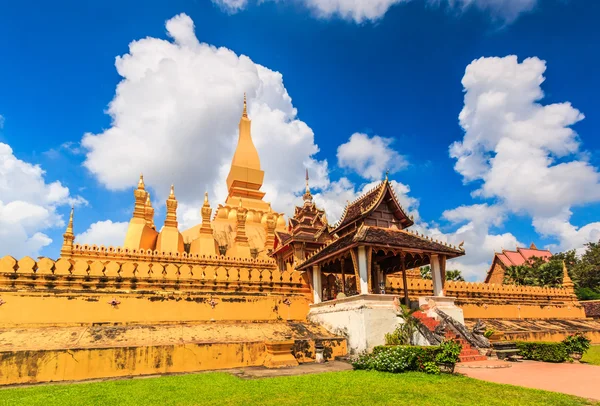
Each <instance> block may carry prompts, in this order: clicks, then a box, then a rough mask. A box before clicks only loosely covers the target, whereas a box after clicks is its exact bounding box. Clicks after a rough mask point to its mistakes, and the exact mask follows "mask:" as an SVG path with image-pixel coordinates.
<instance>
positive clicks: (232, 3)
mask: <svg viewBox="0 0 600 406" xmlns="http://www.w3.org/2000/svg"><path fill="white" fill-rule="evenodd" d="M266 1H275V2H278V1H281V0H257V1H256V3H258V4H260V3H263V2H266ZM410 1H415V0H295V2H296V3H299V4H302V5H303V6H305V7H307V8H308V9H310V10H311V11H312V12H313V14H314V15H315V16H316V17H318V18H325V19H328V18H332V17H337V18H341V19H343V20H348V21H354V22H356V23H363V22H366V21H370V22H374V21H377V20H379V19H381V18H383V16H384V15H385V14H386V13H387V12H388V10H389V9H390V8H392V7H393V6H395V5H397V4H401V3H408V2H410ZM421 1H422V2H423V3H425V4H427V5H436V6H447V7H449V8H450V9H458V10H459V11H464V10H467V9H469V8H475V9H477V10H480V11H482V12H486V13H488V14H490V15H491V16H492V17H493V18H495V19H499V20H502V21H505V22H511V21H513V20H515V19H516V18H517V17H518V16H519V15H520V14H522V13H525V12H528V11H531V10H532V9H533V8H534V7H535V6H536V5H537V2H538V0H421ZM212 2H213V3H215V4H217V5H218V6H219V7H221V8H222V9H223V10H225V11H226V12H228V13H236V12H238V11H240V10H243V9H244V8H246V7H247V6H248V4H249V2H248V0H212ZM290 3H291V1H290Z"/></svg>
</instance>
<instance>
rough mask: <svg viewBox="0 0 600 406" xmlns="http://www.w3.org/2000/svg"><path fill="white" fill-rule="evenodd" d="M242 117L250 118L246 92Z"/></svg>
mask: <svg viewBox="0 0 600 406" xmlns="http://www.w3.org/2000/svg"><path fill="white" fill-rule="evenodd" d="M242 117H246V118H248V108H247V106H246V92H244V110H243V111H242Z"/></svg>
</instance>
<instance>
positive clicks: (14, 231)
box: [0, 143, 87, 258]
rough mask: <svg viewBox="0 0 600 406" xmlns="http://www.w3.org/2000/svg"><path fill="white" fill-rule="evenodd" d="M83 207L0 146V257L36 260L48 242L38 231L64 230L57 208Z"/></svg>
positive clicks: (81, 201) (78, 199)
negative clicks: (78, 205) (65, 206)
mask: <svg viewBox="0 0 600 406" xmlns="http://www.w3.org/2000/svg"><path fill="white" fill-rule="evenodd" d="M86 203H87V202H86V201H85V200H84V199H83V198H81V197H79V196H76V197H72V196H71V195H70V193H69V189H68V188H66V187H64V186H63V185H62V184H61V183H60V182H52V183H46V181H45V179H44V171H43V170H42V168H41V167H40V166H39V165H33V164H30V163H28V162H25V161H22V160H20V159H18V158H17V157H15V155H14V154H13V151H12V149H11V148H10V146H9V145H7V144H4V143H0V256H3V255H12V256H14V257H16V258H21V257H23V256H26V255H29V256H32V257H36V256H38V255H39V252H40V250H41V249H42V248H43V247H45V246H47V245H49V244H50V243H51V242H52V239H50V237H48V236H47V235H46V234H44V233H43V232H42V231H44V230H47V229H50V228H55V227H62V226H64V221H63V218H62V216H61V215H59V214H58V213H57V212H56V209H57V207H59V206H64V205H70V204H86Z"/></svg>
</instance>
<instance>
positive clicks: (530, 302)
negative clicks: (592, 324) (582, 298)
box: [386, 275, 586, 319]
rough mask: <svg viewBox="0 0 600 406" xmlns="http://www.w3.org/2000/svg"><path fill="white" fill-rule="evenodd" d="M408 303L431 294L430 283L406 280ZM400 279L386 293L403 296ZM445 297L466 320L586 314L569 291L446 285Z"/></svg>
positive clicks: (394, 277) (392, 277)
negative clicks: (456, 306)
mask: <svg viewBox="0 0 600 406" xmlns="http://www.w3.org/2000/svg"><path fill="white" fill-rule="evenodd" d="M407 284H408V294H409V297H410V298H411V300H417V299H418V298H419V297H420V296H430V295H432V294H433V285H432V281H431V280H427V279H408V280H407ZM403 286H404V285H403V282H402V278H401V277H399V276H397V275H390V276H388V278H387V285H386V293H392V294H398V295H400V296H402V295H403ZM444 292H445V295H446V296H450V297H455V298H457V300H456V304H457V305H458V306H460V307H461V308H462V309H463V312H464V317H465V318H483V319H495V318H498V319H518V318H532V319H548V318H554V319H557V318H558V319H560V318H564V319H583V318H585V317H586V316H585V311H584V309H583V307H582V306H581V305H580V304H579V302H578V301H577V297H576V296H575V293H574V292H573V290H572V289H564V288H542V287H534V286H514V285H498V284H493V283H478V282H446V284H445V287H444Z"/></svg>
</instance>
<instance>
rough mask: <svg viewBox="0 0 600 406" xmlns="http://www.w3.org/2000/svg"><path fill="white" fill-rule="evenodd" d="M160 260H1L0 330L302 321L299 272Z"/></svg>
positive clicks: (306, 297) (303, 293)
mask: <svg viewBox="0 0 600 406" xmlns="http://www.w3.org/2000/svg"><path fill="white" fill-rule="evenodd" d="M123 259H125V258H123ZM163 260H164V262H142V261H139V262H138V261H136V262H132V261H127V262H121V261H118V260H117V259H116V258H115V259H114V260H108V261H104V260H101V259H89V260H88V259H85V258H78V259H74V260H67V259H60V260H58V261H56V262H54V261H51V260H50V259H47V258H44V259H41V260H40V261H38V262H36V261H34V260H33V259H31V258H28V257H26V258H23V259H21V260H20V261H16V260H15V259H14V258H12V257H4V258H2V259H0V298H1V299H2V300H3V302H4V304H3V305H2V312H0V326H11V325H15V326H16V325H43V324H67V325H68V324H85V323H88V324H91V323H159V322H192V321H206V320H243V321H253V320H257V321H268V320H306V315H307V314H308V305H309V303H310V302H311V291H310V287H309V285H308V284H307V282H306V275H305V274H303V273H301V272H279V271H278V270H277V269H276V267H275V264H274V262H268V261H249V260H244V261H238V262H235V261H230V260H227V259H223V260H220V259H218V258H210V259H206V258H195V259H194V260H190V261H191V262H190V263H182V262H181V261H182V259H181V258H163ZM111 302H114V305H113V304H111Z"/></svg>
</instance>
